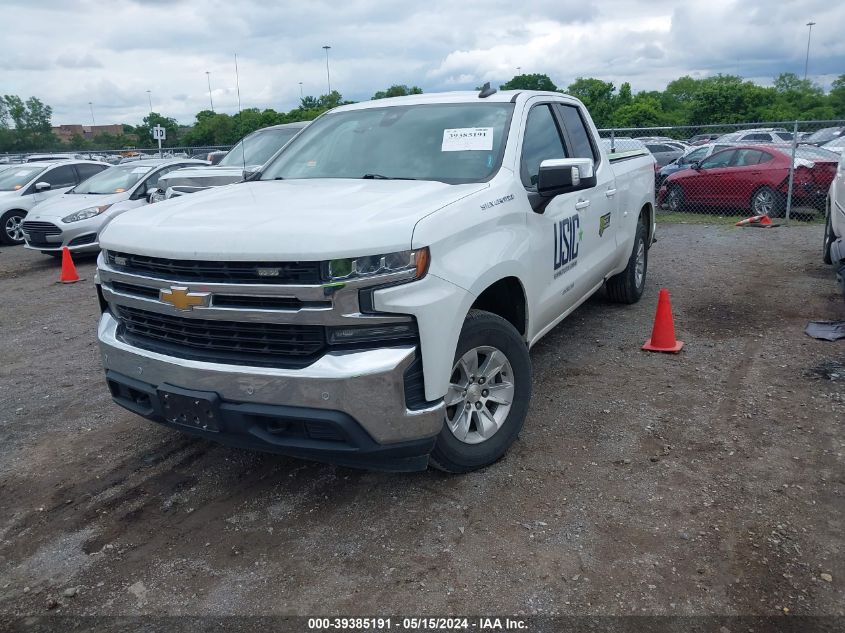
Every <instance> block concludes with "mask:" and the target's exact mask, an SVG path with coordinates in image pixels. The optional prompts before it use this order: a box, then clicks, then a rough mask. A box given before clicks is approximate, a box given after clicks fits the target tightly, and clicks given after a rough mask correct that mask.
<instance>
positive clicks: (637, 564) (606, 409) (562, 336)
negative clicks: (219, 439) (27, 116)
mask: <svg viewBox="0 0 845 633" xmlns="http://www.w3.org/2000/svg"><path fill="white" fill-rule="evenodd" d="M820 244H821V227H819V226H792V227H781V228H778V229H771V230H766V231H762V230H752V229H746V230H741V229H734V228H732V227H724V226H718V227H717V226H688V225H673V224H668V225H661V226H660V230H659V242H658V243H657V244H656V245H655V246H654V248H653V249H652V251H651V262H650V264H651V267H650V270H649V277H648V282H647V283H648V288H647V291H646V295H645V297H644V300H643V301H641V302H640V303H639V304H638V305H636V306H633V307H620V306H616V305H613V304H610V303H609V302H608V301H607V300H606V298H605V297H604V296H603V294H601V293H600V294H599V295H597V296H595V297H593V298H592V299H591V300H590V301H588V302H587V303H586V304H585V305H584V306H582V307H581V308H580V309H579V310H578V311H576V312H575V313H574V314H573V315H572V316H571V317H570V318H569V319H567V320H566V321H564V322H563V324H561V325H560V326H558V327H557V328H556V329H555V330H554V331H553V332H551V333H550V334H549V335H548V336H547V337H546V338H545V339H544V340H543V341H542V342H541V343H540V344H538V345H537V346H536V347H535V348H534V350H533V351H532V354H531V357H532V361H533V363H534V367H535V379H534V396H533V400H532V404H531V410H530V413H529V416H528V419H527V421H526V424H525V429H524V431H523V433H522V436H521V438H520V440H519V441H518V442H517V443H516V444H515V445H514V447H513V448H512V449H511V451H510V453H509V454H508V455H507V456H506V458H505V459H503V460H502V461H501V462H499V463H497V464H495V465H494V466H491V467H489V468H487V469H486V470H484V471H481V472H476V473H473V474H470V475H466V476H447V475H444V474H441V473H438V472H434V471H429V472H425V473H417V474H399V475H397V474H385V473H371V472H363V471H356V470H351V469H345V468H337V467H333V466H327V465H322V464H317V463H310V462H304V461H297V460H294V459H288V458H284V457H278V456H272V455H262V454H255V453H249V452H244V451H238V450H233V449H229V448H225V447H221V446H218V445H215V444H211V443H208V442H206V441H203V440H197V439H192V438H189V437H186V436H183V435H181V434H179V433H177V432H174V431H171V430H168V429H165V428H163V427H159V426H157V425H155V424H153V423H150V422H147V421H145V420H142V419H141V418H137V417H135V416H133V415H132V414H130V413H128V412H126V411H124V410H122V409H120V408H119V407H117V406H116V405H114V404H112V402H111V400H110V397H109V395H108V391H107V389H106V386H105V382H104V379H103V376H102V371H101V368H100V363H99V356H98V352H97V348H96V343H95V337H94V332H95V323H96V319H97V313H98V308H97V304H96V299H95V296H94V292H93V288H92V285H91V280H92V278H93V274H94V265H93V261H91V260H88V261H82V262H80V264H79V268H80V273H81V274H82V276H84V277H86V278H87V281H86V282H84V283H81V284H76V285H69V286H61V285H57V284H55V283H54V281H55V279H56V278H57V277H58V266H57V262H55V261H53V260H52V259H49V258H47V257H44V256H41V255H39V254H37V253H33V252H30V251H26V250H24V249H22V248H3V249H0V297H2V308H0V327H2V329H1V330H0V331H2V337H1V338H0V358H2V365H0V378H2V380H0V614H2V615H4V616H5V617H7V618H9V617H14V616H21V615H27V614H35V615H44V614H51V615H52V614H64V615H68V614H73V615H91V614H98V615H116V614H121V615H137V614H168V615H181V614H203V615H224V614H287V615H296V614H302V615H305V614H341V615H355V614H359V615H374V614H390V613H394V614H395V613H402V614H432V615H444V614H448V613H452V614H470V613H471V614H485V613H500V614H504V613H510V614H563V615H586V614H590V615H620V614H643V615H708V614H722V615H737V614H741V615H783V614H784V613H788V614H796V615H798V614H807V615H839V616H841V615H843V614H845V595H843V588H845V557H844V556H843V542H845V541H843V511H845V503H843V493H845V485H843V484H845V479H843V472H845V469H843V423H845V367H844V366H843V365H845V341H839V342H834V343H831V342H823V341H817V340H813V339H810V338H809V337H807V336H806V335H805V334H804V333H803V330H804V327H805V326H806V323H807V321H808V320H814V319H845V305H843V301H842V298H841V295H840V294H837V289H836V286H835V284H834V281H833V273H832V271H831V269H830V268H829V267H825V266H823V265H822V264H821V263H820V255H819V251H820ZM663 286H665V287H668V288H669V289H670V290H671V292H672V301H673V308H674V312H675V321H676V326H677V329H678V335H679V338H681V339H683V340H685V341H686V347H685V348H684V350H683V352H682V353H681V354H679V355H677V356H673V355H662V354H649V353H646V352H642V351H640V345H642V343H643V341H644V340H645V339H646V338H647V337H648V334H649V332H650V328H651V321H652V318H653V314H654V308H655V302H656V299H657V290H658V288H659V287H663Z"/></svg>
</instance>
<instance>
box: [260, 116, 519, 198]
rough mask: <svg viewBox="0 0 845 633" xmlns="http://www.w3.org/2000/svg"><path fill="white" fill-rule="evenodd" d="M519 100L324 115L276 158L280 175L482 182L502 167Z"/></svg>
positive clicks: (272, 168)
mask: <svg viewBox="0 0 845 633" xmlns="http://www.w3.org/2000/svg"><path fill="white" fill-rule="evenodd" d="M512 112H513V104H511V103H472V104H468V103H456V104H443V103H440V104H427V105H408V106H393V107H385V108H366V109H362V110H347V111H345V112H335V113H331V114H327V115H324V116H323V117H321V118H319V119H317V120H316V121H315V122H314V123H312V124H311V125H310V126H308V128H306V129H305V131H303V133H302V134H301V135H300V136H298V137H297V139H296V140H295V141H294V142H293V143H292V144H291V145H290V147H288V148H287V149H286V150H285V151H284V152H283V153H282V154H280V155H279V156H278V157H277V158H276V160H274V161H273V162H272V163H270V164H269V165H268V166H267V169H266V171H265V173H264V174H263V176H262V178H261V179H262V180H272V179H274V178H373V179H381V178H392V179H410V180H437V181H440V182H445V183H449V184H458V183H466V182H480V181H483V180H485V179H487V178H489V177H490V176H491V175H492V174H493V173H495V171H496V170H497V169H498V167H499V164H500V163H501V160H502V153H503V152H504V147H505V139H506V136H507V127H508V123H509V121H510V117H511V113H512Z"/></svg>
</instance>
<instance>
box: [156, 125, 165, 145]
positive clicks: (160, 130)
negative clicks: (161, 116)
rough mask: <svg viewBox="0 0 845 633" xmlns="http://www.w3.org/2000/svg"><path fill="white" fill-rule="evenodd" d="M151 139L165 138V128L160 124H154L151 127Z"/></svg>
mask: <svg viewBox="0 0 845 633" xmlns="http://www.w3.org/2000/svg"><path fill="white" fill-rule="evenodd" d="M153 139H154V140H158V141H164V140H166V139H167V130H165V129H164V128H163V127H161V126H160V125H156V126H155V127H154V128H153Z"/></svg>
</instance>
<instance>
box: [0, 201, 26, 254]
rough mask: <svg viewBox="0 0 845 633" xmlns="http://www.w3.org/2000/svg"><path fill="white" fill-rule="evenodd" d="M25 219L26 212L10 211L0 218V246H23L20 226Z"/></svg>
mask: <svg viewBox="0 0 845 633" xmlns="http://www.w3.org/2000/svg"><path fill="white" fill-rule="evenodd" d="M25 217H26V211H22V210H21V209H11V210H10V211H6V213H4V214H3V215H2V216H0V244H5V245H6V246H15V245H16V244H23V242H24V239H23V231H22V229H21V226H22V224H23V219H24V218H25Z"/></svg>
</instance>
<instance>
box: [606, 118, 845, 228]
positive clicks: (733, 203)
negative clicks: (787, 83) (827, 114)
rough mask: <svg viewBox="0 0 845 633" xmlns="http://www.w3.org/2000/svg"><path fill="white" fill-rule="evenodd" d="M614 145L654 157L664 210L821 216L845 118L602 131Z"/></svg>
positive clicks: (693, 214) (843, 141)
mask: <svg viewBox="0 0 845 633" xmlns="http://www.w3.org/2000/svg"><path fill="white" fill-rule="evenodd" d="M599 132H600V134H601V136H602V139H603V142H604V144H605V147H606V148H607V149H608V150H609V151H611V152H614V151H616V152H619V151H626V150H631V149H638V148H642V147H643V146H645V147H646V148H647V149H648V150H649V151H650V152H651V153H652V155H653V156H654V159H655V173H654V187H655V194H656V198H657V207H658V210H659V214H660V215H662V216H663V217H664V218H666V217H670V216H668V214H673V216H674V215H683V216H684V217H685V218H686V219H689V220H691V221H695V220H696V219H697V218H701V217H702V215H704V216H705V217H706V216H710V217H712V216H720V217H722V218H725V219H726V221H731V220H734V221H735V220H736V219H739V217H744V216H752V215H768V216H769V217H772V218H785V219H786V220H789V219H790V218H795V219H801V220H812V219H821V218H823V217H824V205H825V199H826V197H827V192H828V189H829V188H830V183H831V181H832V180H833V177H834V175H835V174H836V166H837V163H838V161H839V157H840V155H841V154H842V152H843V150H845V120H833V121H790V122H785V121H776V122H764V123H737V124H724V125H698V126H676V127H649V128H608V129H601V130H599Z"/></svg>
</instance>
